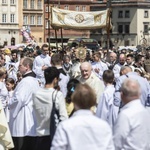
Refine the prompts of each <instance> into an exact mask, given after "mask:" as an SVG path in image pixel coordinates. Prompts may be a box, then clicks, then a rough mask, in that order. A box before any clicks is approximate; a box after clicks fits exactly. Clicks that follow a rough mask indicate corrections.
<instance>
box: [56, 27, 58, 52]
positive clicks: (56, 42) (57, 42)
mask: <svg viewBox="0 0 150 150" xmlns="http://www.w3.org/2000/svg"><path fill="white" fill-rule="evenodd" d="M55 39H56V48H57V53H58V41H57V30H56V29H55Z"/></svg>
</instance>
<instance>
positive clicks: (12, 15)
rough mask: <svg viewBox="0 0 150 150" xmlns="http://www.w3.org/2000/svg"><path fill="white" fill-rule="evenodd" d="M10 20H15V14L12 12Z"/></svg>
mask: <svg viewBox="0 0 150 150" xmlns="http://www.w3.org/2000/svg"><path fill="white" fill-rule="evenodd" d="M10 22H11V23H14V22H15V14H10Z"/></svg>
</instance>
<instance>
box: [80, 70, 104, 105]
mask: <svg viewBox="0 0 150 150" xmlns="http://www.w3.org/2000/svg"><path fill="white" fill-rule="evenodd" d="M79 81H80V82H81V83H83V84H84V83H86V84H88V85H89V86H90V87H91V88H92V89H93V90H94V92H95V94H96V96H97V103H98V102H99V97H100V96H101V94H102V93H103V91H104V83H103V82H102V81H101V80H100V79H99V78H98V77H97V76H96V75H95V74H94V73H91V75H90V77H89V78H88V79H87V80H85V79H83V78H82V77H81V78H79Z"/></svg>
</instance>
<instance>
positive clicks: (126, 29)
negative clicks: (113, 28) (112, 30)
mask: <svg viewBox="0 0 150 150" xmlns="http://www.w3.org/2000/svg"><path fill="white" fill-rule="evenodd" d="M125 33H130V26H129V24H126V25H125Z"/></svg>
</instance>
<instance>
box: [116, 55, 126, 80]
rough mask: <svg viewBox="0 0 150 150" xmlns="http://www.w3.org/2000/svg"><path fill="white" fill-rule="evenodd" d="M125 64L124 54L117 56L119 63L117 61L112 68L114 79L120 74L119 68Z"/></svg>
mask: <svg viewBox="0 0 150 150" xmlns="http://www.w3.org/2000/svg"><path fill="white" fill-rule="evenodd" d="M125 65H126V55H125V54H120V56H119V63H117V64H116V65H115V66H114V68H113V72H114V75H115V80H116V79H117V78H118V77H119V76H120V69H121V67H122V66H125Z"/></svg>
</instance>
